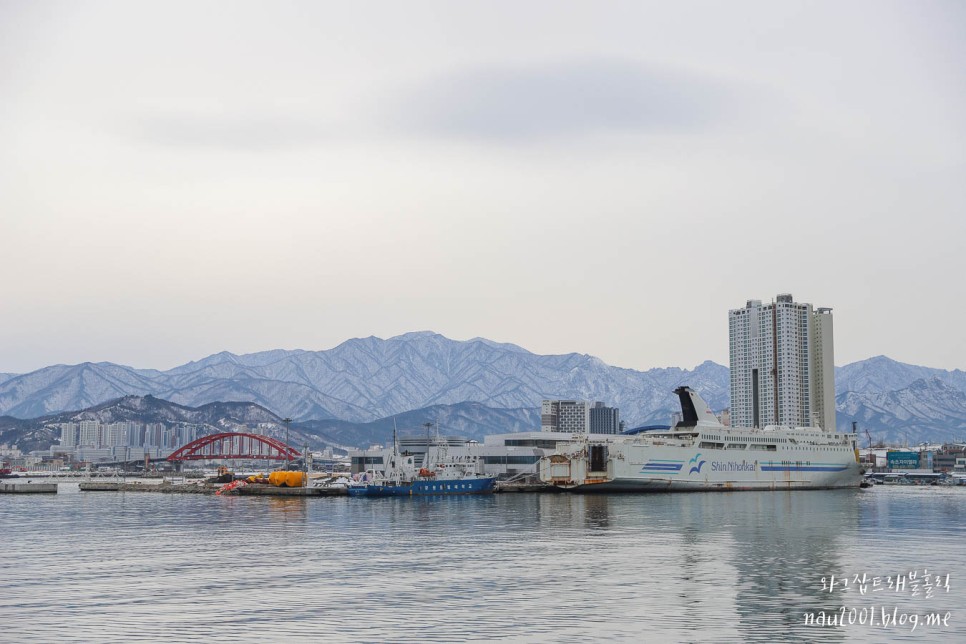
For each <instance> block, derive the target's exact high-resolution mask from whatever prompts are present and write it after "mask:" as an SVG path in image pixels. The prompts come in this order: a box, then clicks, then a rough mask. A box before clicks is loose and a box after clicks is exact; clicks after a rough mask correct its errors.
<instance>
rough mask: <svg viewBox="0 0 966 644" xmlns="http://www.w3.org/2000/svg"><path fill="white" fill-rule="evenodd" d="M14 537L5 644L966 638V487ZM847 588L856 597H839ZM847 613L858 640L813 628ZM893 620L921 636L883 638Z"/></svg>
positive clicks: (411, 504) (389, 511)
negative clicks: (938, 578) (940, 583)
mask: <svg viewBox="0 0 966 644" xmlns="http://www.w3.org/2000/svg"><path fill="white" fill-rule="evenodd" d="M65 487H67V488H68V489H65ZM74 490H76V486H74ZM0 529H2V539H3V541H2V544H0V641H3V642H27V641H33V642H68V641H85V642H116V641H127V642H130V641H152V642H154V641H159V640H163V641H185V642H187V641H198V642H201V641H204V642H212V641H215V642H234V641H240V642H270V641H320V640H325V641H334V642H417V641H418V642H458V641H484V640H504V641H545V642H584V643H585V642H596V641H634V642H673V641H681V642H689V641H696V642H697V641H700V642H704V641H709V642H710V641H713V642H718V641H721V642H735V641H742V640H744V641H758V642H771V641H778V640H782V641H810V642H811V641H828V642H839V641H842V642H844V641H883V642H884V641H915V642H929V641H935V642H953V641H966V601H964V600H966V489H964V488H960V489H956V488H934V487H933V488H928V487H926V488H900V487H890V488H886V487H878V488H875V489H872V490H866V491H860V490H848V491H828V492H760V493H758V492H738V493H696V494H682V495H607V496H572V495H563V494H560V495H549V494H547V495H537V494H506V495H493V496H483V497H453V498H438V499H409V498H397V499H392V498H390V499H348V498H312V499H281V498H252V497H231V498H222V497H215V496H210V497H209V496H197V495H167V494H150V493H126V494H122V493H110V492H105V493H80V492H76V491H74V492H73V493H71V490H70V489H69V486H62V493H61V494H58V495H56V496H54V495H41V496H20V495H0ZM925 571H928V573H929V575H930V577H932V575H933V574H935V573H941V574H942V575H943V578H945V575H946V574H949V575H950V577H949V590H948V591H947V590H945V589H944V588H943V589H936V588H933V589H931V590H930V591H929V592H931V593H932V597H929V598H927V597H926V596H925V595H926V592H927V591H926V589H925V588H923V587H922V586H921V585H920V586H919V588H918V594H917V595H915V596H914V595H913V585H912V584H911V583H910V580H909V579H908V578H907V579H906V581H905V587H904V588H902V589H899V590H897V589H896V588H895V587H893V588H888V587H887V583H888V582H887V579H886V578H887V577H889V576H892V577H893V578H894V580H895V578H897V576H898V575H908V574H909V573H910V572H917V573H918V577H919V578H920V579H921V578H922V576H923V574H924V573H925ZM862 574H865V575H867V576H868V583H867V586H866V589H865V594H862V592H861V589H860V588H858V587H857V585H856V584H855V583H854V576H855V575H859V576H861V575H862ZM832 575H834V576H835V577H836V580H837V582H838V580H841V579H843V578H844V577H845V576H846V575H848V576H849V581H850V585H849V587H848V588H847V589H845V590H844V591H843V590H841V586H840V585H836V588H835V590H834V591H832V592H829V591H828V590H824V591H823V581H822V578H823V577H825V578H826V586H827V584H828V580H829V578H830V577H831V576H832ZM873 577H880V578H881V580H880V586H879V587H878V588H881V590H879V589H878V588H876V587H874V586H873V579H872V578H873ZM894 585H895V584H894ZM842 607H845V611H846V612H845V613H844V621H845V624H844V625H838V624H836V625H833V626H827V625H826V626H822V625H818V624H815V623H806V618H805V613H808V612H811V613H813V614H816V616H817V615H821V613H820V612H819V611H822V610H824V611H826V614H827V615H828V617H830V618H835V619H838V616H839V615H843V613H842V612H841V609H842ZM853 608H854V609H855V611H854V612H853V611H852V609H853ZM863 609H864V610H865V621H866V623H865V624H861V623H859V621H860V619H861V618H862V611H863ZM883 611H884V612H885V614H886V615H888V616H889V617H893V616H894V618H895V620H896V621H900V620H902V617H903V615H905V616H906V621H905V623H904V624H901V625H900V624H893V625H890V626H888V627H885V626H883V625H882V624H881V622H882V621H883V617H882V616H883ZM946 612H949V613H950V616H949V618H948V621H947V624H946V626H941V625H928V626H927V625H926V624H925V619H926V617H925V616H926V614H927V613H940V614H943V613H946ZM872 614H874V620H875V621H876V622H879V623H873V624H870V623H868V622H869V621H871V620H872V618H870V615H872ZM912 616H916V618H917V619H918V621H919V624H918V626H916V628H915V629H913V628H912ZM886 619H887V618H886ZM850 620H852V621H854V622H855V623H853V624H850V623H849V621H850Z"/></svg>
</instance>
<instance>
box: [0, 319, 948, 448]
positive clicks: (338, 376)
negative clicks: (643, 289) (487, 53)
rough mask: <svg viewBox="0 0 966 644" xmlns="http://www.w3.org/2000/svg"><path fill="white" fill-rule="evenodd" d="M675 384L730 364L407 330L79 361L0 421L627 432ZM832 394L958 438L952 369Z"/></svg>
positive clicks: (867, 368) (873, 420)
mask: <svg viewBox="0 0 966 644" xmlns="http://www.w3.org/2000/svg"><path fill="white" fill-rule="evenodd" d="M681 384H687V385H690V386H691V387H692V388H694V389H695V390H696V391H698V392H700V393H701V395H702V396H703V397H704V398H705V399H706V400H707V401H708V402H709V404H710V405H711V406H712V408H714V409H722V408H725V407H727V406H728V369H727V367H724V366H721V365H718V364H715V363H714V362H711V361H707V362H704V363H702V364H700V365H698V366H697V367H695V368H694V369H691V370H688V369H680V368H676V367H671V368H664V369H650V370H648V371H635V370H633V369H624V368H619V367H612V366H609V365H607V364H605V363H604V362H603V361H601V360H600V359H598V358H595V357H593V356H589V355H584V354H577V353H571V354H566V355H550V356H544V355H536V354H533V353H531V352H529V351H527V350H525V349H523V348H521V347H518V346H516V345H512V344H501V343H496V342H492V341H490V340H486V339H483V338H476V339H473V340H468V341H457V340H450V339H448V338H445V337H443V336H442V335H439V334H436V333H432V332H416V333H407V334H404V335H400V336H397V337H393V338H389V339H387V340H383V339H380V338H375V337H369V338H358V339H353V340H348V341H346V342H344V343H342V344H341V345H339V346H337V347H335V348H333V349H329V350H326V351H303V350H293V351H287V350H275V351H265V352H260V353H253V354H247V355H235V354H232V353H228V352H222V353H217V354H214V355H211V356H208V357H207V358H204V359H202V360H198V361H196V362H189V363H188V364H185V365H181V366H179V367H175V368H174V369H170V370H167V371H157V370H150V369H134V368H131V367H126V366H122V365H116V364H112V363H83V364H79V365H70V366H68V365H55V366H51V367H45V368H43V369H39V370H37V371H34V372H32V373H28V374H20V375H13V374H7V375H0V414H6V415H10V416H14V417H17V418H34V417H39V416H46V415H49V414H52V413H56V412H60V411H64V410H71V409H74V410H77V409H86V408H88V407H92V406H95V405H98V404H100V403H103V402H105V401H108V400H112V399H115V398H120V397H123V396H126V395H132V394H133V395H147V394H150V395H153V396H156V397H159V398H163V399H165V400H170V401H172V402H175V403H178V404H181V405H187V406H191V407H198V406H201V405H204V404H207V403H212V402H216V401H243V402H253V403H257V404H259V405H261V406H263V407H265V408H267V409H269V410H271V411H272V412H273V413H275V414H277V415H279V416H283V417H284V416H289V417H291V418H294V419H296V420H299V421H308V420H320V421H321V420H342V421H349V422H351V423H354V424H355V423H369V422H373V421H377V420H378V419H382V418H386V417H390V416H392V415H394V414H400V413H403V412H406V411H413V410H421V409H424V408H427V407H431V406H434V405H458V404H461V403H467V402H468V403H475V404H476V407H474V409H475V410H476V411H475V412H474V413H475V415H476V417H477V418H478V420H479V421H480V422H482V423H484V424H493V423H488V421H485V420H484V419H483V415H485V414H484V413H483V412H481V411H480V410H481V409H491V410H493V411H494V413H495V414H497V415H498V413H499V412H502V413H504V414H505V413H506V411H507V410H521V409H534V408H537V407H539V404H540V401H541V400H542V399H544V398H567V399H583V400H601V401H604V402H606V403H607V404H609V405H613V406H617V407H620V409H621V417H622V418H624V419H625V420H626V421H627V423H628V425H629V426H635V425H638V424H645V423H652V422H667V421H668V420H669V417H670V414H671V412H672V411H676V410H677V401H676V398H675V397H674V395H673V393H672V391H673V389H674V388H675V387H676V386H678V385H681ZM836 389H837V392H838V394H839V395H838V400H837V402H838V409H839V426H840V427H847V426H848V424H849V422H850V421H851V420H853V419H854V420H858V421H859V422H860V425H861V426H862V427H863V428H867V429H869V430H870V431H872V432H873V435H874V436H875V438H876V439H877V440H878V438H879V437H880V436H881V437H882V438H883V439H885V440H893V439H899V440H901V439H902V438H903V433H905V434H906V435H907V437H908V438H910V440H911V434H910V432H912V434H915V433H916V432H919V431H920V430H921V431H923V432H926V433H927V434H929V435H930V436H935V438H930V440H940V439H960V438H961V437H962V436H963V435H964V434H966V403H964V400H963V399H964V397H966V393H964V392H966V373H964V372H963V371H961V370H955V371H945V370H941V369H930V368H927V367H918V366H913V365H907V364H903V363H900V362H896V361H894V360H891V359H889V358H886V357H884V356H879V357H876V358H871V359H869V360H863V361H861V362H856V363H853V364H849V365H846V366H844V367H841V368H837V369H836ZM481 414H482V415H481ZM523 417H528V418H529V417H532V416H523ZM523 417H521V418H523ZM467 422H469V421H467ZM533 429H537V427H536V426H534V427H533ZM937 432H939V433H941V434H942V437H940V436H937V435H936V434H937ZM474 433H475V432H474ZM916 435H918V434H916Z"/></svg>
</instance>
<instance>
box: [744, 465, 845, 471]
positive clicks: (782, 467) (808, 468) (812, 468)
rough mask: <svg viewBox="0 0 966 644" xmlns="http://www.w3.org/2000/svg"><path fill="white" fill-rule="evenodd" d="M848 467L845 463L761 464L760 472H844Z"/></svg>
mask: <svg viewBox="0 0 966 644" xmlns="http://www.w3.org/2000/svg"><path fill="white" fill-rule="evenodd" d="M847 469H848V466H845V465H829V466H825V467H822V466H819V465H801V466H798V465H762V466H761V471H762V472H844V471H845V470H847Z"/></svg>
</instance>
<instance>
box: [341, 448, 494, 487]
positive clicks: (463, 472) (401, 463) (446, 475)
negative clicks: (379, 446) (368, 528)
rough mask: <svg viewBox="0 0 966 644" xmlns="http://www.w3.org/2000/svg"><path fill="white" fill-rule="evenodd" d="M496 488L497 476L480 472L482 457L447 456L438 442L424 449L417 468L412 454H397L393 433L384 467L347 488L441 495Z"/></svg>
mask: <svg viewBox="0 0 966 644" xmlns="http://www.w3.org/2000/svg"><path fill="white" fill-rule="evenodd" d="M495 489H496V477H495V476H486V475H485V474H484V473H483V460H482V459H481V458H479V457H476V456H461V457H456V458H452V457H448V456H447V454H446V446H445V443H440V442H439V441H437V443H436V445H433V446H432V447H431V448H430V449H429V451H427V454H426V460H425V465H424V467H420V468H418V469H417V467H416V462H415V457H414V456H413V455H411V454H400V453H399V447H398V445H397V444H396V437H395V435H394V436H393V448H392V451H391V452H390V455H389V461H388V463H387V464H386V468H385V469H384V470H382V471H376V470H367V471H366V472H365V473H363V475H362V477H361V479H360V480H358V481H353V482H352V483H350V484H349V486H348V489H347V491H348V494H349V496H438V495H440V496H441V495H454V494H489V493H492V492H493V491H494V490H495Z"/></svg>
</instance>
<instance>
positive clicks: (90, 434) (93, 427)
mask: <svg viewBox="0 0 966 644" xmlns="http://www.w3.org/2000/svg"><path fill="white" fill-rule="evenodd" d="M77 425H78V436H77V445H78V446H79V447H103V445H104V443H103V440H102V437H101V424H100V423H99V422H97V421H96V420H82V421H81V422H79V423H78V424H77Z"/></svg>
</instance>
